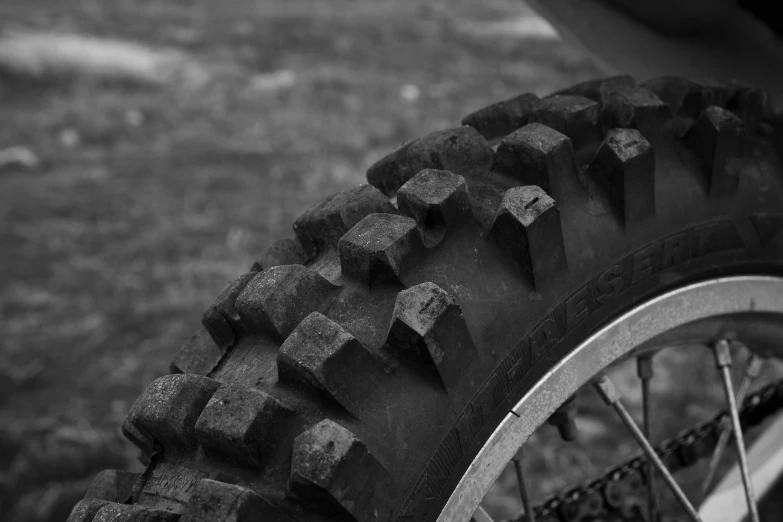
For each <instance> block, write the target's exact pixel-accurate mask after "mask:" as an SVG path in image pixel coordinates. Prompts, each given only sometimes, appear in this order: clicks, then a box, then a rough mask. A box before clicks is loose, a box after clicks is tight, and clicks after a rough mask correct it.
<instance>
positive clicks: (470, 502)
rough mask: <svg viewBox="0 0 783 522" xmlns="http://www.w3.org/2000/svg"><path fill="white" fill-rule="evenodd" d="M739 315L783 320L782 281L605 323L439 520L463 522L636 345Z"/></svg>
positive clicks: (486, 448)
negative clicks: (532, 444)
mask: <svg viewBox="0 0 783 522" xmlns="http://www.w3.org/2000/svg"><path fill="white" fill-rule="evenodd" d="M742 312H754V313H758V312H767V313H775V314H782V315H783V278H779V277H770V276H738V277H727V278H718V279H712V280H708V281H704V282H700V283H696V284H692V285H689V286H685V287H682V288H679V289H676V290H672V291H669V292H667V293H665V294H663V295H661V296H658V297H656V298H653V299H651V300H649V301H647V302H645V303H643V304H641V305H639V306H637V307H635V308H633V309H632V310H630V311H628V312H626V313H625V314H623V315H622V316H620V317H619V318H617V319H615V320H614V321H612V322H610V323H609V324H607V325H605V326H604V327H602V328H601V329H599V330H598V331H597V332H595V333H594V334H593V335H591V336H590V337H588V338H587V339H586V340H584V341H583V342H581V343H580V344H579V345H578V346H577V347H576V348H574V349H573V350H572V351H571V353H569V354H568V356H566V357H565V358H564V359H563V360H562V361H560V362H559V363H558V364H557V365H556V366H555V367H554V368H552V369H551V370H550V371H549V372H547V373H546V375H544V376H543V377H542V378H541V380H540V381H539V382H538V383H536V385H535V386H533V388H532V389H531V390H529V391H528V392H527V393H526V394H525V395H524V396H523V397H522V398H521V399H520V400H519V402H517V404H516V405H515V406H514V408H513V409H512V410H511V411H510V412H509V413H508V414H507V415H506V417H505V418H504V419H503V421H501V423H500V424H499V425H498V427H497V428H496V429H495V431H494V432H493V433H492V435H490V437H489V439H488V440H487V441H486V442H485V443H484V445H483V446H482V448H481V449H480V450H479V452H478V454H477V455H476V457H475V458H474V459H473V461H472V462H471V463H470V465H469V466H468V469H467V470H466V472H465V473H464V475H463V476H462V478H461V479H460V481H459V483H458V484H457V486H456V488H455V489H454V491H453V492H452V493H451V495H450V497H449V499H448V500H447V502H446V504H445V506H444V507H443V510H442V511H441V513H440V516H439V517H438V519H437V521H438V522H468V521H469V520H470V519H471V517H472V516H473V514H474V512H475V511H476V509H477V508H478V507H479V505H480V503H481V501H482V499H483V498H484V496H485V495H486V494H487V492H488V491H489V489H490V487H491V486H492V484H493V483H494V482H495V481H496V480H497V478H498V477H499V476H500V474H501V473H502V471H503V469H504V468H505V466H506V465H507V464H508V462H510V461H511V460H512V458H513V457H514V455H515V454H516V453H517V451H518V450H519V448H521V447H522V444H523V443H524V442H525V441H527V439H528V438H529V437H530V436H531V435H532V434H533V433H534V432H535V431H536V429H538V428H539V427H540V426H541V425H542V424H544V423H545V422H546V421H547V419H548V418H549V417H550V416H551V415H552V414H553V413H554V412H555V411H556V410H557V408H558V407H560V405H561V404H563V403H564V402H565V401H566V400H567V399H568V398H569V397H571V396H572V395H573V394H574V393H575V392H576V391H577V390H578V389H580V388H581V387H583V386H584V385H586V384H588V383H589V382H590V381H591V380H592V379H594V378H595V377H596V376H597V375H599V374H600V373H601V372H602V371H603V370H605V369H606V368H607V367H609V366H610V365H611V364H612V363H613V362H615V361H617V360H619V359H621V358H622V357H623V356H626V355H627V354H628V353H629V352H631V351H632V350H633V349H634V348H635V347H636V346H638V345H640V344H642V343H644V342H648V341H650V340H651V339H653V338H655V337H656V336H658V335H660V334H663V333H664V332H667V331H669V330H672V329H674V328H677V327H680V326H683V325H686V324H688V323H691V322H693V321H698V320H700V319H706V318H708V317H714V316H718V315H728V314H736V313H742Z"/></svg>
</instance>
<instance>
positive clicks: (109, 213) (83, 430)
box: [0, 0, 720, 521]
mask: <svg viewBox="0 0 783 522" xmlns="http://www.w3.org/2000/svg"><path fill="white" fill-rule="evenodd" d="M0 20H2V24H3V26H0V29H12V28H27V29H30V28H35V29H42V30H47V31H49V30H51V31H59V32H68V33H77V34H85V35H92V36H106V37H109V36H110V37H113V38H120V39H128V40H131V41H135V42H141V43H145V44H149V45H151V46H155V47H156V48H162V49H173V50H176V51H178V52H181V53H185V54H186V55H187V56H189V57H190V58H192V60H193V61H194V63H195V64H196V65H197V68H196V69H194V70H195V71H196V72H197V74H191V75H180V76H177V77H176V78H174V79H173V80H172V81H171V82H170V83H169V84H168V85H165V86H157V87H152V86H139V85H134V84H132V83H131V82H123V81H100V82H98V81H93V80H90V79H87V78H84V77H81V76H79V75H77V76H76V77H75V78H68V79H62V78H58V79H53V80H47V81H30V80H28V79H24V78H19V77H15V76H13V75H9V74H0V122H2V124H1V125H0V149H3V148H6V147H11V146H23V147H26V148H28V149H29V150H30V151H32V152H33V153H34V154H35V155H36V156H37V157H38V158H39V159H40V161H41V166H40V167H38V168H32V169H25V168H22V167H19V168H14V167H11V168H5V169H0V223H2V225H0V251H1V252H2V255H0V331H1V332H2V335H0V368H2V369H3V370H2V372H0V386H2V390H0V392H1V394H0V397H2V400H4V403H2V404H0V408H1V410H0V426H2V428H1V429H0V455H2V458H0V472H1V473H2V475H0V518H2V519H3V520H9V521H32V520H36V521H48V520H63V519H64V518H65V517H66V516H67V513H68V512H69V511H70V506H71V505H73V503H75V502H76V501H77V500H78V499H79V498H80V497H81V496H82V495H83V494H84V491H85V489H86V486H87V485H88V484H89V479H90V478H91V476H92V475H93V474H94V473H95V472H97V471H98V470H100V469H103V468H121V469H131V470H138V469H140V464H139V463H138V462H136V461H135V452H134V451H133V449H132V448H131V447H130V444H129V443H125V442H124V441H123V439H121V437H120V436H119V433H118V426H119V424H120V422H121V420H122V419H123V418H124V416H125V414H126V413H127V411H128V409H129V408H130V406H131V404H132V402H133V400H134V399H135V398H136V396H138V394H139V393H140V392H141V391H143V389H144V388H145V387H146V385H147V384H149V382H150V381H152V380H153V379H154V378H155V377H157V376H159V375H162V374H164V373H166V372H167V368H168V363H169V361H170V360H171V359H172V357H173V356H174V354H175V353H176V350H177V349H178V348H179V346H180V344H181V343H182V342H184V340H185V339H186V338H187V337H188V336H189V334H190V333H191V332H192V331H193V330H194V329H195V328H196V327H197V325H198V321H199V318H200V314H201V312H202V311H203V309H204V308H205V307H206V306H208V304H209V303H210V302H211V299H212V298H213V297H214V296H215V295H216V294H217V292H218V291H219V290H220V289H221V288H222V286H223V285H224V284H225V283H226V282H227V281H229V280H230V279H232V278H233V277H235V276H236V275H237V274H240V273H242V272H244V271H246V270H247V269H248V268H249V267H250V266H251V264H252V263H253V261H254V259H255V256H257V255H258V254H260V253H261V252H262V251H263V249H264V248H265V247H266V246H267V245H269V244H270V243H271V242H272V241H273V240H275V239H278V238H281V237H285V236H290V235H291V234H292V231H291V223H292V222H293V220H294V218H295V217H296V216H297V215H298V214H300V213H301V212H302V211H303V210H304V209H305V208H306V207H307V206H308V205H310V204H312V203H314V202H316V201H317V200H319V199H321V198H323V197H324V196H326V195H328V194H330V193H333V192H336V191H339V190H342V189H345V188H348V187H351V186H354V185H356V184H357V183H363V182H365V171H366V169H367V167H368V166H369V165H371V164H372V163H373V162H374V161H376V160H377V159H379V158H380V157H381V156H382V155H383V154H385V153H386V152H388V151H390V150H392V149H393V148H395V147H396V146H398V145H399V144H401V143H402V142H404V141H406V140H409V139H411V138H414V137H417V136H419V135H422V134H425V133H427V132H430V131H434V130H437V129H440V128H444V127H449V126H454V125H457V124H458V122H459V120H460V119H461V118H462V117H463V116H464V115H465V114H467V113H469V112H471V111H472V110H474V109H476V108H478V107H480V106H482V105H485V104H487V103H490V102H492V101H497V100H499V99H503V98H507V97H511V96H514V95H516V94H519V93H521V92H526V91H529V92H534V93H536V94H539V95H542V94H546V93H548V92H551V91H552V90H555V89H558V88H561V87H564V86H567V85H569V84H572V83H574V82H577V81H581V80H585V79H588V78H592V77H595V76H597V75H599V74H600V72H599V71H598V69H597V68H596V67H595V66H594V65H593V64H592V62H591V61H590V60H589V59H588V58H587V57H585V56H584V55H582V54H580V53H579V52H578V51H576V50H574V49H572V48H569V47H567V46H565V45H564V44H562V43H561V42H560V41H559V40H557V39H556V38H555V37H554V36H553V34H552V33H551V31H550V30H549V29H548V28H547V25H546V24H544V23H542V22H541V20H539V19H537V18H535V17H533V16H531V13H530V11H529V10H528V9H527V8H526V7H525V6H524V5H523V4H521V3H519V2H518V1H517V0H492V1H491V2H475V1H469V0H459V1H456V0H449V1H446V0H406V1H403V2H379V1H370V2H367V1H365V2H360V1H358V0H333V1H331V2H328V3H324V2H318V1H315V0H300V1H297V2H291V1H290V0H265V1H254V2H251V1H249V0H236V1H232V2H228V3H226V2H214V1H212V2H210V1H207V0H190V1H187V2H183V1H177V0H145V1H142V2H139V1H135V0H134V1H131V0H117V1H113V2H99V1H95V0H56V1H55V0H29V1H28V2H3V3H0ZM688 357H690V356H688ZM675 366H676V365H675ZM664 373H665V372H664ZM626 374H629V373H628V371H626ZM630 375H633V372H630ZM668 382H670V381H668ZM715 382H716V383H717V381H715ZM629 386H630V385H629ZM662 388H664V390H663V391H665V389H668V384H667V383H664V384H663V385H662ZM705 389H706V388H705ZM710 389H712V388H710ZM713 392H714V393H713ZM713 392H705V393H708V394H709V393H713V395H712V396H711V397H713V398H714V397H720V395H719V392H720V389H719V388H715V390H713ZM588 413H589V411H588ZM697 413H698V414H701V412H697ZM673 416H674V415H673ZM702 417H703V416H702ZM605 418H606V415H605V413H601V414H600V415H598V414H596V415H591V414H587V415H586V416H585V417H584V418H583V419H582V420H581V421H580V425H581V426H583V430H585V432H586V433H593V434H594V439H595V440H598V441H599V442H600V443H601V444H599V449H597V450H590V451H591V453H590V454H589V456H588V452H587V451H585V450H584V449H582V448H580V447H574V446H571V447H569V448H565V449H564V446H563V445H562V443H559V442H558V441H556V439H555V438H554V437H552V433H554V432H551V431H546V430H545V431H544V432H542V434H541V437H539V438H538V439H537V440H536V441H534V442H533V444H535V445H537V447H538V448H539V451H538V453H537V455H536V457H535V458H534V459H533V460H532V461H531V471H532V472H533V473H534V474H535V476H536V477H537V480H536V486H535V487H534V489H535V493H536V494H537V496H539V497H540V496H541V495H544V494H546V493H549V492H551V491H554V490H556V488H558V487H561V486H562V485H563V484H562V483H561V482H564V481H567V480H574V479H575V478H583V475H585V476H586V474H589V473H592V472H595V471H596V470H598V469H600V468H601V467H603V466H604V465H605V464H606V462H604V461H606V460H607V459H608V458H609V457H608V455H609V454H610V449H613V448H615V447H616V444H615V443H616V435H615V434H613V433H610V432H611V430H608V428H607V421H606V419H605ZM661 422H662V423H663V422H664V421H663V420H662V421H661ZM607 433H610V434H609V435H607ZM599 439H600V440H599ZM553 441H555V442H553ZM623 444H625V446H622V448H623V450H624V451H625V450H627V451H625V453H626V454H630V453H632V452H633V450H634V448H633V446H632V444H631V442H630V439H628V440H627V441H625V442H623ZM600 448H603V449H600ZM553 473H554V474H559V475H561V477H560V478H558V477H555V478H552V477H553ZM539 477H540V478H539ZM487 507H488V509H490V511H491V512H492V513H493V514H494V515H495V516H496V517H498V518H502V517H503V516H510V515H511V514H512V513H514V512H515V511H516V510H518V509H519V501H518V500H517V497H516V490H515V485H514V483H513V476H512V475H511V474H507V475H504V477H503V478H502V479H501V481H500V482H499V483H498V485H497V487H496V490H495V491H493V494H492V496H491V497H488V499H487Z"/></svg>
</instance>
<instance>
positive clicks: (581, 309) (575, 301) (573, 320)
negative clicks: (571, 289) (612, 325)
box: [566, 286, 590, 331]
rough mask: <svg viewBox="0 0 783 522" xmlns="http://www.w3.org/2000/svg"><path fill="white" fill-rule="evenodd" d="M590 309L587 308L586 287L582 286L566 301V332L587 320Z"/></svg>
mask: <svg viewBox="0 0 783 522" xmlns="http://www.w3.org/2000/svg"><path fill="white" fill-rule="evenodd" d="M588 315H590V309H589V307H588V306H587V287H586V286H583V287H582V288H580V289H579V290H577V292H576V293H575V294H574V295H572V296H571V297H569V298H568V301H566V330H567V331H571V330H572V329H573V328H574V327H575V326H576V325H578V324H579V323H581V322H582V321H584V320H585V319H587V316H588Z"/></svg>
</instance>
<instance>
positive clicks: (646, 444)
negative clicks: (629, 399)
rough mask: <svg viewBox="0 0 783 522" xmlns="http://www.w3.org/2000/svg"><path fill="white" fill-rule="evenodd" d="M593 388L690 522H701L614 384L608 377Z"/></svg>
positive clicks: (603, 378)
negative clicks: (612, 410)
mask: <svg viewBox="0 0 783 522" xmlns="http://www.w3.org/2000/svg"><path fill="white" fill-rule="evenodd" d="M594 386H595V388H596V391H597V392H598V394H599V395H600V396H601V398H602V399H603V400H604V402H606V403H607V404H608V405H610V406H612V408H614V410H615V412H617V415H618V416H619V417H620V420H622V421H623V424H625V427H626V428H628V431H630V432H631V435H633V438H634V439H636V443H637V444H639V446H640V447H641V448H642V451H644V453H645V454H646V455H647V458H648V459H649V460H650V461H651V462H652V463H653V464H654V465H655V468H656V469H657V470H658V473H660V474H661V476H662V477H663V480H664V481H665V482H666V484H667V485H668V486H669V488H670V489H671V490H672V493H674V496H675V497H676V498H677V501H678V502H679V503H680V505H681V506H682V508H683V509H684V510H685V512H686V513H687V514H688V516H689V517H690V518H691V520H694V521H695V522H702V520H701V518H700V517H699V514H698V513H697V512H696V508H694V507H693V504H691V502H690V500H688V497H686V496H685V493H684V492H683V491H682V488H680V485H679V484H677V481H676V480H674V477H673V476H672V474H671V472H669V470H668V469H666V465H665V464H664V463H663V461H662V460H661V458H660V457H659V456H658V454H657V453H655V449H654V448H653V447H652V445H650V441H648V440H647V438H645V436H644V434H643V433H642V430H640V429H639V426H637V425H636V422H634V420H633V417H631V414H630V413H628V410H626V409H625V406H623V403H622V402H621V401H620V394H619V393H618V392H617V389H616V388H615V387H614V384H612V381H611V380H610V379H609V377H606V376H604V377H602V378H601V380H599V381H598V382H596V383H595V384H594Z"/></svg>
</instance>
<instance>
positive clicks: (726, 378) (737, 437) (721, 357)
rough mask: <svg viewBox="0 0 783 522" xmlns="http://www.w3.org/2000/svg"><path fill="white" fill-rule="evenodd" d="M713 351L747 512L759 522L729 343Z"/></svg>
mask: <svg viewBox="0 0 783 522" xmlns="http://www.w3.org/2000/svg"><path fill="white" fill-rule="evenodd" d="M712 348H713V352H714V353H715V362H716V364H717V365H718V369H719V370H720V372H721V377H722V379H723V392H724V393H725V395H726V402H728V403H729V410H730V412H731V424H732V428H733V429H732V432H733V435H734V446H735V447H736V449H737V457H738V459H739V465H740V471H741V472H742V485H743V486H744V487H745V500H746V501H747V503H748V512H749V513H750V520H751V522H759V512H758V508H757V507H756V495H755V493H754V492H753V483H752V482H751V479H750V470H749V468H748V455H747V454H746V453H745V440H744V438H743V436H742V426H741V425H740V419H739V412H738V411H737V400H736V398H735V397H734V386H732V384H731V371H730V370H729V369H730V367H731V352H730V351H729V343H728V342H726V341H718V342H717V343H715V345H714V346H713V347H712Z"/></svg>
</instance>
